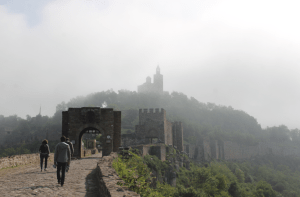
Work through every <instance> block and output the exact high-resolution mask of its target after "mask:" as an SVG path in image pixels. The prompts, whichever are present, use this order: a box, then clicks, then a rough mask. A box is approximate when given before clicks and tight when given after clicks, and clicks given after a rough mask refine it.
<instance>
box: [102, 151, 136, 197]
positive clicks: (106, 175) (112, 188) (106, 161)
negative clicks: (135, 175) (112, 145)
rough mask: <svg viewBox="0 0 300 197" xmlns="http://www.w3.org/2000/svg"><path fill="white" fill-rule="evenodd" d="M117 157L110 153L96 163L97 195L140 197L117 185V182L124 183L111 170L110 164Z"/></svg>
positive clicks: (104, 196) (106, 196) (105, 196)
mask: <svg viewBox="0 0 300 197" xmlns="http://www.w3.org/2000/svg"><path fill="white" fill-rule="evenodd" d="M117 156H118V155H117V153H111V154H110V155H109V156H104V157H103V158H100V160H99V161H98V163H97V177H98V181H99V193H101V194H102V195H103V197H110V196H113V197H129V196H140V195H139V194H137V193H135V192H133V191H130V190H129V189H128V188H127V187H124V186H119V185H117V183H118V182H120V183H123V184H124V181H123V180H122V179H121V178H120V177H119V176H118V175H117V173H116V171H115V169H113V168H112V162H113V160H114V159H115V158H117Z"/></svg>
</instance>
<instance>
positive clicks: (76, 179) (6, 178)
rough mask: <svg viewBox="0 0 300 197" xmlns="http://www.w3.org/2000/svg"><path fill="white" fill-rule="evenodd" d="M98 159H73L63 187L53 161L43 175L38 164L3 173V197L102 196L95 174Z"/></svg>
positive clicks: (0, 193)
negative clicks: (59, 182)
mask: <svg viewBox="0 0 300 197" xmlns="http://www.w3.org/2000/svg"><path fill="white" fill-rule="evenodd" d="M99 157H101V154H96V155H92V156H90V157H86V158H83V159H79V160H72V162H71V167H70V170H69V172H66V179H65V184H64V185H63V187H61V186H60V185H59V184H58V183H57V178H56V168H53V167H52V166H53V161H50V162H48V169H47V171H43V172H41V169H40V167H39V165H38V164H32V165H26V166H20V167H16V168H8V169H3V170H0V196H1V197H2V196H3V197H4V196H51V197H52V196H88V197H93V196H101V195H100V194H99V193H98V190H97V187H96V185H97V184H98V182H97V178H96V174H95V173H96V170H95V169H96V166H97V161H98V160H99Z"/></svg>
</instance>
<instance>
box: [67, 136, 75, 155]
mask: <svg viewBox="0 0 300 197" xmlns="http://www.w3.org/2000/svg"><path fill="white" fill-rule="evenodd" d="M66 143H67V144H69V146H70V151H71V157H73V154H74V148H73V144H72V142H70V139H69V138H67V139H66Z"/></svg>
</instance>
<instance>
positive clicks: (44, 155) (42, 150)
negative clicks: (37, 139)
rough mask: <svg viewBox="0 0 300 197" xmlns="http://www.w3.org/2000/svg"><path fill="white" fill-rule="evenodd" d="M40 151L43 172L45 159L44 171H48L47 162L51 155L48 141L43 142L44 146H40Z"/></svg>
mask: <svg viewBox="0 0 300 197" xmlns="http://www.w3.org/2000/svg"><path fill="white" fill-rule="evenodd" d="M39 151H40V161H41V162H40V163H41V172H42V171H43V161H44V159H45V167H44V170H45V171H46V170H47V160H48V157H49V154H50V149H49V146H48V140H46V139H44V140H43V141H42V145H41V146H40V148H39Z"/></svg>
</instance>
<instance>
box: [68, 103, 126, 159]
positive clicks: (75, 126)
mask: <svg viewBox="0 0 300 197" xmlns="http://www.w3.org/2000/svg"><path fill="white" fill-rule="evenodd" d="M88 131H95V132H96V131H97V132H100V133H101V134H102V136H103V137H101V139H100V141H101V144H102V150H103V155H109V154H110V153H111V152H112V151H117V150H118V148H119V147H120V146H121V139H120V137H121V112H119V111H113V109H112V108H100V107H82V108H69V109H68V111H64V112H62V135H65V136H66V137H69V138H70V141H71V142H73V144H74V157H78V158H80V157H82V156H83V154H84V150H83V147H82V144H81V139H82V135H83V134H84V133H86V132H88Z"/></svg>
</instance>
